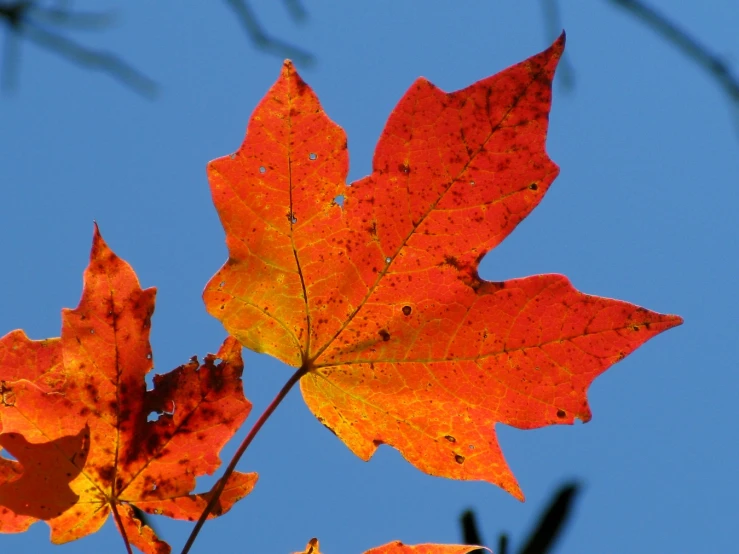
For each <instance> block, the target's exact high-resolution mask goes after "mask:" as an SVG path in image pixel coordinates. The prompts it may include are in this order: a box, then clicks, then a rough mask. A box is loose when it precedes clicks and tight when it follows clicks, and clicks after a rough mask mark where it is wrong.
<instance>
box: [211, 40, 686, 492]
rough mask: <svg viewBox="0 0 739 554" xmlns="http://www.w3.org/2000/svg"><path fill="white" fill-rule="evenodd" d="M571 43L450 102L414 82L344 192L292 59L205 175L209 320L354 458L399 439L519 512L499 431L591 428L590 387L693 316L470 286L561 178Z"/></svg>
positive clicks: (522, 289)
mask: <svg viewBox="0 0 739 554" xmlns="http://www.w3.org/2000/svg"><path fill="white" fill-rule="evenodd" d="M563 48H564V35H563V36H562V37H560V38H559V39H558V40H557V41H556V42H555V43H554V44H553V45H552V46H551V47H550V48H549V49H547V50H545V51H544V52H542V53H540V54H537V55H535V56H533V57H531V58H529V59H528V60H526V61H524V62H522V63H520V64H518V65H515V66H513V67H511V68H509V69H507V70H505V71H503V72H501V73H499V74H498V75H495V76H493V77H489V78H487V79H483V80H481V81H479V82H477V83H475V84H473V85H472V86H470V87H468V88H466V89H463V90H460V91H457V92H453V93H450V94H447V93H444V92H442V91H441V90H439V89H438V88H437V87H435V86H434V85H433V84H431V83H430V82H429V81H427V80H425V79H419V80H417V81H416V82H415V83H414V84H413V85H412V86H411V88H410V89H409V91H408V92H407V93H406V95H405V96H404V97H403V98H402V99H401V101H400V103H399V104H398V106H397V107H396V108H395V110H394V111H393V112H392V114H391V115H390V118H389V120H388V122H387V124H386V126H385V130H384V131H383V133H382V136H381V137H380V140H379V143H378V145H377V149H376V151H375V156H374V161H373V172H372V174H371V175H369V176H368V177H365V178H363V179H360V180H358V181H356V182H354V183H352V184H351V185H349V186H347V185H346V184H345V179H346V175H347V169H348V154H347V142H346V136H345V134H344V131H343V130H342V129H341V128H340V127H339V126H338V125H336V124H335V123H333V122H332V121H331V120H330V119H328V117H327V116H326V114H325V113H324V111H323V109H322V108H321V105H320V104H319V102H318V99H317V97H316V95H315V94H314V93H313V91H312V90H311V89H310V88H309V87H308V86H307V85H306V84H305V83H304V82H303V81H302V80H301V78H300V77H299V76H298V74H297V72H296V71H295V69H294V67H293V66H292V64H291V63H290V62H285V64H284V66H283V69H282V74H281V75H280V78H279V79H278V80H277V82H276V83H275V85H274V86H273V87H272V89H271V90H270V91H269V93H268V94H267V95H266V97H265V98H264V99H263V100H262V101H261V103H260V104H259V106H258V107H257V109H256V110H255V112H254V114H253V116H252V119H251V121H250V123H249V126H248V129H247V134H246V139H245V140H244V143H243V145H242V146H241V148H240V149H239V150H238V151H237V152H236V153H235V154H233V155H231V156H227V157H224V158H220V159H217V160H215V161H213V162H211V164H210V165H209V168H208V176H209V180H210V184H211V190H212V195H213V201H214V203H215V206H216V209H217V210H218V213H219V216H220V218H221V222H222V224H223V227H224V229H225V231H226V244H227V246H228V252H229V258H228V261H227V262H226V264H225V265H224V266H223V267H222V268H221V270H220V271H218V273H217V274H216V275H215V276H214V277H213V279H212V280H211V281H210V282H209V283H208V285H207V286H206V289H205V292H204V300H205V304H206V306H207V309H208V311H209V313H210V314H212V315H213V316H215V317H216V318H218V319H219V320H221V321H222V322H223V324H224V326H225V327H226V329H227V330H228V332H229V333H231V334H232V335H233V336H235V337H236V338H237V339H238V340H239V341H240V342H241V343H242V344H243V345H244V346H246V347H248V348H250V349H252V350H255V351H257V352H265V353H267V354H270V355H272V356H275V357H277V358H279V359H280V360H282V361H284V362H285V363H287V364H290V365H292V366H295V367H298V368H301V371H302V373H303V376H302V378H301V381H300V384H301V390H302V393H303V397H304V399H305V401H306V403H307V405H308V407H309V408H310V410H311V411H312V412H313V413H314V414H315V416H316V417H317V418H318V419H319V420H320V421H321V422H322V423H323V424H324V425H326V426H327V427H328V428H329V429H331V430H332V431H333V432H334V433H335V434H336V435H337V436H338V437H339V438H340V439H341V440H342V441H344V442H345V443H346V444H347V446H348V447H349V448H350V449H351V450H352V451H353V452H354V453H355V454H357V455H358V456H359V457H360V458H362V459H363V460H368V459H369V458H370V457H371V456H372V455H373V453H374V452H375V450H376V449H377V447H378V446H379V445H380V444H389V445H392V446H394V447H395V448H397V449H398V450H399V451H400V452H401V453H402V455H403V456H404V457H405V458H406V459H407V460H408V461H409V462H411V463H412V464H413V465H415V466H416V467H417V468H419V469H421V470H422V471H424V472H426V473H429V474H431V475H440V476H445V477H450V478H455V479H470V480H472V479H474V480H484V481H489V482H491V483H495V484H497V485H499V486H501V487H503V488H504V489H505V490H507V491H509V492H510V493H511V494H513V495H514V496H516V497H517V498H521V499H523V494H522V492H521V489H520V488H519V486H518V483H517V482H516V480H515V478H514V477H513V474H512V473H511V471H510V469H509V468H508V465H507V464H506V462H505V460H504V458H503V455H502V453H501V450H500V447H499V445H498V441H497V440H496V436H495V431H494V426H495V424H496V423H504V424H507V425H511V426H514V427H517V428H519V429H533V428H537V427H542V426H544V425H553V424H572V423H573V422H574V420H575V419H576V418H577V419H580V420H582V421H588V420H590V417H591V413H590V408H589V407H588V403H587V398H586V391H587V388H588V386H589V385H590V383H591V382H592V381H593V380H594V379H595V378H596V377H597V376H598V375H599V374H601V373H602V372H603V371H605V370H606V369H607V368H608V367H609V366H611V365H612V364H613V363H615V362H617V361H619V360H621V359H623V358H624V357H625V356H626V355H628V354H629V353H631V352H632V351H633V350H634V349H636V348H637V347H639V346H640V345H641V344H643V343H644V342H645V341H647V340H648V339H650V338H651V337H653V336H655V335H656V334H658V333H660V332H662V331H664V330H666V329H669V328H670V327H673V326H675V325H678V324H680V323H681V321H682V320H681V319H680V318H679V317H677V316H671V315H660V314H657V313H654V312H651V311H648V310H645V309H643V308H640V307H637V306H634V305H631V304H628V303H626V302H621V301H617V300H611V299H606V298H599V297H594V296H589V295H586V294H583V293H581V292H578V291H577V290H575V289H574V288H573V287H572V285H571V284H570V282H569V281H568V280H567V278H565V277H563V276H561V275H538V276H533V277H527V278H522V279H514V280H510V281H505V282H489V281H484V280H482V279H481V278H480V277H479V275H478V272H477V270H478V265H479V262H480V260H481V259H482V258H483V256H484V255H485V254H486V253H487V252H488V251H489V250H491V249H492V248H494V247H495V246H496V245H498V244H499V243H500V242H501V241H502V240H503V239H504V238H505V237H506V236H508V235H509V234H510V233H511V232H512V231H513V229H514V228H515V227H516V225H518V224H519V223H520V222H521V221H522V220H523V219H524V218H525V217H526V216H527V215H528V214H529V213H530V212H531V210H533V208H534V207H535V206H536V205H538V204H539V202H540V201H541V199H542V198H543V196H544V194H545V193H546V191H547V190H548V188H549V186H550V185H551V183H552V181H553V180H554V178H555V177H556V175H557V173H558V171H559V170H558V167H557V166H556V165H555V164H554V163H553V162H552V161H551V160H550V159H549V157H548V156H547V154H546V152H545V141H546V132H547V126H548V116H549V110H550V103H551V84H552V79H553V76H554V70H555V67H556V65H557V62H558V60H559V58H560V56H561V54H562V51H563ZM342 200H343V201H342Z"/></svg>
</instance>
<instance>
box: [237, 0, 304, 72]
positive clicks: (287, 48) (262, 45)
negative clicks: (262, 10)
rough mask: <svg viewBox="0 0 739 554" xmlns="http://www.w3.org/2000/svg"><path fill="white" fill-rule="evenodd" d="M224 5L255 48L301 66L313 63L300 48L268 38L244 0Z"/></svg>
mask: <svg viewBox="0 0 739 554" xmlns="http://www.w3.org/2000/svg"><path fill="white" fill-rule="evenodd" d="M226 3H227V4H228V5H229V6H230V7H231V9H232V10H233V11H234V13H235V14H236V16H237V17H238V18H239V21H240V22H241V25H242V26H243V27H244V30H245V31H246V34H247V35H248V36H249V38H250V39H251V41H252V43H253V44H254V47H255V48H257V49H259V50H263V51H264V52H269V53H271V54H275V55H277V56H280V57H282V58H291V59H292V60H293V61H295V62H297V63H301V64H303V65H310V64H312V63H313V62H314V61H315V59H314V58H313V55H312V54H311V53H309V52H307V51H305V50H303V49H302V48H299V47H297V46H294V45H292V44H289V43H287V42H285V41H282V40H280V39H278V38H274V37H271V36H269V35H268V34H267V33H266V32H265V31H264V30H263V29H262V26H261V25H260V24H259V22H258V20H257V17H256V14H255V13H254V11H253V10H252V8H251V6H250V5H249V3H248V2H246V0H226Z"/></svg>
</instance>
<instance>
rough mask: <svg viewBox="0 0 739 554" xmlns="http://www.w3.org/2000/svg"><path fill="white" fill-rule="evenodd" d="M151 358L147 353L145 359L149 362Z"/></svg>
mask: <svg viewBox="0 0 739 554" xmlns="http://www.w3.org/2000/svg"><path fill="white" fill-rule="evenodd" d="M151 357H152V356H151V352H149V353H148V354H147V355H146V359H147V360H151Z"/></svg>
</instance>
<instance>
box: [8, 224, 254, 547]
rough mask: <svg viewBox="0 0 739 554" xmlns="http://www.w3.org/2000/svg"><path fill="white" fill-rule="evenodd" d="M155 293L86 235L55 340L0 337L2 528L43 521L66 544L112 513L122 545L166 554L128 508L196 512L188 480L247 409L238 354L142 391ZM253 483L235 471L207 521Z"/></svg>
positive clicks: (186, 369) (214, 455)
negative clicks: (80, 285) (77, 290)
mask: <svg viewBox="0 0 739 554" xmlns="http://www.w3.org/2000/svg"><path fill="white" fill-rule="evenodd" d="M155 292H156V291H155V289H153V288H150V289H146V290H142V289H141V288H140V286H139V283H138V280H137V278H136V275H135V274H134V272H133V270H132V269H131V267H130V266H129V265H128V264H127V263H126V262H124V261H123V260H121V259H120V258H118V257H117V256H116V255H115V254H114V253H113V252H112V251H111V250H110V249H109V248H108V246H107V245H106V244H105V242H104V241H103V239H102V238H101V236H100V234H99V232H98V230H97V226H96V228H95V235H94V239H93V246H92V253H91V256H90V265H89V266H88V268H87V270H86V272H85V277H84V291H83V294H82V300H81V301H80V305H79V306H78V307H77V308H76V309H74V310H64V311H63V312H62V334H61V338H54V339H48V340H44V341H32V340H29V339H28V337H26V335H25V334H24V333H23V331H13V332H11V333H9V334H8V335H6V336H5V337H3V338H2V339H0V393H2V404H0V426H1V427H0V430H1V432H2V434H0V445H2V446H3V447H4V448H6V449H7V450H8V451H9V452H10V454H12V455H13V456H14V457H15V458H16V460H17V461H12V460H7V459H2V461H1V462H0V531H3V532H18V531H23V530H25V529H26V528H27V527H28V526H29V525H30V524H31V523H33V522H34V521H37V520H39V519H43V520H46V521H47V523H48V524H49V526H50V527H51V539H52V541H53V542H55V543H63V542H67V541H70V540H74V539H78V538H80V537H84V536H85V535H88V534H90V533H94V532H95V531H97V530H98V529H99V528H100V527H101V526H102V524H103V523H104V522H105V520H106V519H107V517H108V514H109V513H111V511H113V514H114V516H115V518H116V522H117V523H118V525H119V527H120V526H121V525H122V526H123V529H124V530H125V534H126V536H127V537H128V540H129V541H130V543H131V544H133V545H135V546H136V547H138V548H139V549H140V550H142V551H144V552H147V553H149V552H152V553H153V552H157V553H160V552H169V550H170V549H169V546H168V545H167V544H166V543H164V542H162V541H161V540H159V539H158V538H157V537H156V535H155V534H154V532H153V531H152V530H151V529H150V528H149V527H145V526H142V524H141V522H140V521H138V520H137V519H135V517H134V514H133V509H132V507H131V505H136V506H138V507H139V508H140V509H142V510H144V511H146V512H148V513H152V514H163V515H167V516H170V517H175V518H179V519H188V520H194V519H197V517H198V516H199V515H200V513H201V512H202V510H203V508H204V507H205V505H206V504H207V501H208V499H209V496H208V495H207V494H191V491H192V489H193V488H194V487H195V479H196V478H197V477H198V476H200V475H204V474H211V473H213V472H214V471H215V469H216V468H218V466H219V465H220V459H219V457H218V452H219V451H220V449H221V448H222V447H223V445H224V444H225V443H226V441H227V440H228V439H229V438H230V437H231V436H232V435H233V433H234V432H235V431H236V429H237V428H238V427H239V425H240V424H241V423H242V422H243V421H244V420H245V419H246V417H247V415H248V413H249V410H250V409H251V404H250V403H249V401H248V400H246V398H245V397H244V394H243V389H242V382H241V372H242V369H243V364H242V361H241V346H240V345H239V343H238V342H237V341H236V340H234V339H232V338H229V339H227V340H226V341H225V342H224V344H223V346H222V347H221V349H220V350H219V352H218V354H217V355H213V354H209V355H208V356H206V358H205V361H204V362H203V363H202V365H201V364H199V363H198V361H197V359H195V358H193V359H192V360H191V361H190V362H189V363H188V364H185V365H183V366H181V367H178V368H177V369H175V370H173V371H171V372H170V373H167V374H165V375H156V376H155V377H154V387H153V389H152V390H148V391H147V390H146V382H145V380H144V378H145V375H146V374H147V373H148V372H149V371H150V370H151V369H152V365H153V362H152V355H151V348H150V346H149V330H150V322H151V316H152V313H153V311H154V295H155ZM150 416H158V417H150ZM150 419H151V421H149V420H150ZM256 479H257V476H256V474H254V473H249V474H243V473H234V474H233V475H232V477H231V479H230V480H229V482H228V484H227V486H226V492H225V493H224V494H223V495H222V496H221V499H220V505H219V506H218V508H217V509H216V510H215V515H219V514H221V513H224V512H225V511H227V510H228V509H229V508H230V507H231V506H232V505H233V504H234V503H235V502H236V501H237V500H239V499H241V498H243V497H244V496H246V495H247V494H248V493H249V492H250V491H251V489H252V488H253V486H254V484H255V482H256Z"/></svg>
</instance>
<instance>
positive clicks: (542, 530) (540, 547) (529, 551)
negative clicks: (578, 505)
mask: <svg viewBox="0 0 739 554" xmlns="http://www.w3.org/2000/svg"><path fill="white" fill-rule="evenodd" d="M579 488H580V486H579V485H578V484H577V483H566V484H564V485H562V486H561V487H560V488H559V489H558V490H557V492H556V493H555V495H554V496H553V497H552V500H551V501H550V502H549V506H547V509H546V510H545V511H544V512H543V513H542V514H541V516H539V521H538V523H537V524H536V527H535V528H534V530H533V531H532V532H531V534H530V535H529V538H528V539H527V540H526V544H525V545H524V546H523V547H522V548H521V550H519V554H548V552H549V551H550V550H551V548H552V547H553V546H554V543H555V542H556V540H557V538H558V537H559V536H560V535H561V533H562V529H563V528H564V526H565V525H566V524H567V520H568V519H569V517H570V513H571V511H572V504H573V502H574V500H575V497H576V496H577V493H578V491H579ZM459 522H460V524H461V526H462V543H463V544H470V545H484V544H485V543H483V541H482V538H481V537H480V532H479V531H478V527H477V521H476V519H475V513H474V512H473V511H472V510H466V511H465V512H463V513H462V515H461V517H460V518H459ZM484 553H485V550H474V551H472V552H471V553H470V554H484ZM495 553H496V554H507V553H508V535H506V534H505V533H501V534H500V536H499V537H498V549H497V550H496V551H495Z"/></svg>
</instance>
